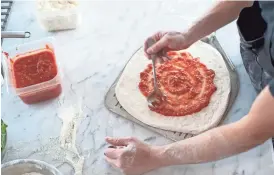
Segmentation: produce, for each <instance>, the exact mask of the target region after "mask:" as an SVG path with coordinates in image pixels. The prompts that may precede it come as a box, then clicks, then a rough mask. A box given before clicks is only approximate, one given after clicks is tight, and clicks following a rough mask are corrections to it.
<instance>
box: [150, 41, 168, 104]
mask: <svg viewBox="0 0 274 175" xmlns="http://www.w3.org/2000/svg"><path fill="white" fill-rule="evenodd" d="M154 44H155V41H154V40H153V39H152V38H150V39H148V41H147V45H148V48H149V47H151V46H152V45H154ZM157 58H158V56H157V54H152V55H150V59H151V61H152V70H153V82H154V83H153V84H154V90H153V92H152V93H151V94H149V96H148V97H147V102H148V105H149V106H150V107H155V105H157V104H159V103H160V102H161V101H162V100H163V98H164V96H163V94H162V92H161V90H160V89H159V87H158V81H157V75H156V59H157Z"/></svg>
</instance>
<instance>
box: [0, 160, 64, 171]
mask: <svg viewBox="0 0 274 175" xmlns="http://www.w3.org/2000/svg"><path fill="white" fill-rule="evenodd" d="M25 173H40V174H43V175H62V173H61V172H60V171H59V170H57V169H56V168H55V167H54V166H53V165H50V164H48V163H46V162H43V161H40V160H33V159H18V160H13V161H10V162H7V163H4V164H2V165H1V174H2V175H22V174H25Z"/></svg>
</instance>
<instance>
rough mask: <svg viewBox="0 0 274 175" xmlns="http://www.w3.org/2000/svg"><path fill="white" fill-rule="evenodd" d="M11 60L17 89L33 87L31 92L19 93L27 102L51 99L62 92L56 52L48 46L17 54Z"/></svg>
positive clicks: (13, 78)
mask: <svg viewBox="0 0 274 175" xmlns="http://www.w3.org/2000/svg"><path fill="white" fill-rule="evenodd" d="M10 62H11V65H12V69H11V70H12V81H13V84H14V86H15V88H16V90H17V91H18V89H19V88H30V86H31V87H32V89H33V90H31V91H29V92H28V91H26V92H23V93H18V95H19V97H20V98H21V99H22V101H23V102H25V103H26V104H33V103H38V102H41V101H45V100H49V99H52V98H55V97H57V96H59V95H60V93H61V92H62V88H61V83H60V82H59V80H55V78H58V77H57V75H58V67H57V63H56V59H55V54H54V52H53V50H52V49H50V48H49V47H48V46H47V47H46V48H43V49H39V50H35V51H31V52H27V53H25V54H20V55H16V56H15V58H12V59H10ZM50 81H54V82H50ZM47 83H48V84H47ZM36 86H37V87H36Z"/></svg>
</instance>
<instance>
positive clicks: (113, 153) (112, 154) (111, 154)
mask: <svg viewBox="0 0 274 175" xmlns="http://www.w3.org/2000/svg"><path fill="white" fill-rule="evenodd" d="M121 154H122V149H119V148H118V149H117V148H107V149H106V150H105V156H106V157H108V158H110V159H117V158H118V157H119V156H120V155H121Z"/></svg>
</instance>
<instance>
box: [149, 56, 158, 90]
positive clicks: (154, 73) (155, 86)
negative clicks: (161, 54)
mask: <svg viewBox="0 0 274 175" xmlns="http://www.w3.org/2000/svg"><path fill="white" fill-rule="evenodd" d="M156 58H157V56H156V55H152V58H151V60H152V70H153V81H154V90H155V91H156V90H158V83H157V76H156V68H155V67H156Z"/></svg>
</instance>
